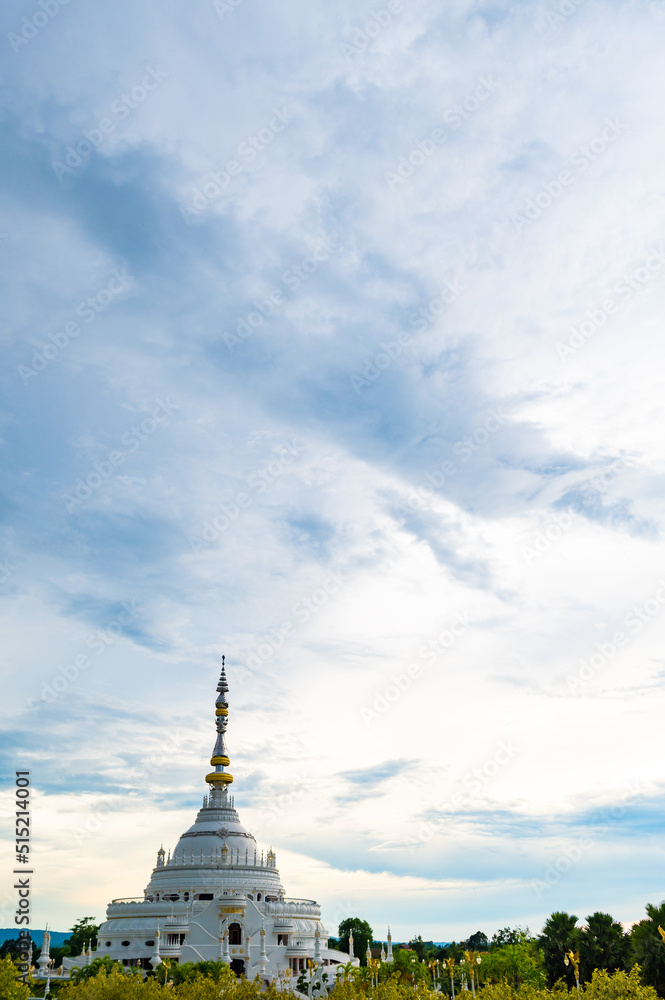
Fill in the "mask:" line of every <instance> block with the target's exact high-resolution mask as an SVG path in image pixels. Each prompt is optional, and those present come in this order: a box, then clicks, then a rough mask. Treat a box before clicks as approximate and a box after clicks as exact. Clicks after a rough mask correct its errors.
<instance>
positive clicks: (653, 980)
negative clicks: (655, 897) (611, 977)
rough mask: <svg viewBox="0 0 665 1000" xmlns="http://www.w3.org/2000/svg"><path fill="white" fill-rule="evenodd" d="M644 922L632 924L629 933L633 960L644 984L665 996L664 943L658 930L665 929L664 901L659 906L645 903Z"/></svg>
mask: <svg viewBox="0 0 665 1000" xmlns="http://www.w3.org/2000/svg"><path fill="white" fill-rule="evenodd" d="M646 911H647V917H648V919H646V920H640V921H639V922H638V923H636V924H634V925H633V927H632V930H631V932H630V939H631V945H632V953H633V958H634V960H635V961H636V962H637V963H638V964H639V965H640V966H641V968H642V977H643V979H644V982H645V983H649V985H650V986H654V987H655V988H656V989H657V990H658V992H659V993H660V995H661V996H665V942H663V939H662V937H661V935H660V932H659V930H658V928H659V927H663V928H665V901H664V902H662V903H661V904H660V906H654V905H653V903H647V906H646Z"/></svg>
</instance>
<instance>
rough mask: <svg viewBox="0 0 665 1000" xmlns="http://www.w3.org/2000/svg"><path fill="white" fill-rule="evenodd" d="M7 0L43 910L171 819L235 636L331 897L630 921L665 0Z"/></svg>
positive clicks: (252, 804) (13, 673) (651, 864)
mask: <svg viewBox="0 0 665 1000" xmlns="http://www.w3.org/2000/svg"><path fill="white" fill-rule="evenodd" d="M1 18H2V31H1V32H0V44H1V45H2V46H4V57H3V59H2V64H3V69H2V91H3V113H2V119H1V128H2V133H3V135H2V144H1V145H2V150H3V153H2V161H1V162H2V165H1V168H0V170H1V177H2V196H1V198H2V201H1V205H0V236H1V238H0V256H1V258H2V272H3V294H2V303H3V312H4V322H3V333H2V344H3V352H4V364H3V366H2V373H1V379H2V389H3V403H2V411H1V417H2V433H1V444H2V476H3V482H2V488H1V509H2V525H1V530H0V562H1V563H2V568H1V571H0V593H1V599H2V624H3V660H4V681H3V697H2V713H3V716H4V726H3V729H4V736H3V743H4V751H3V752H4V757H5V762H6V767H5V773H6V774H7V775H8V776H9V777H8V782H9V786H11V785H12V783H13V773H14V771H15V769H16V768H18V767H29V768H31V769H32V781H33V786H34V801H33V808H34V831H33V835H34V864H35V871H36V874H35V876H34V878H35V899H34V911H33V918H34V926H37V927H40V926H43V925H44V923H45V922H46V921H49V923H50V924H51V926H52V927H53V928H55V929H66V928H67V927H69V926H70V925H71V923H72V922H73V921H74V920H75V919H77V918H78V917H81V916H83V915H86V914H90V915H94V916H95V917H96V918H98V919H101V918H102V917H103V914H104V908H105V905H106V903H107V902H108V901H109V900H110V899H112V898H114V897H122V896H132V895H136V894H140V893H141V892H142V890H143V888H144V886H145V884H146V883H147V881H148V878H149V874H150V870H151V867H152V865H153V863H154V858H155V853H156V851H157V849H158V847H159V845H160V843H161V842H162V841H163V842H164V844H165V846H167V847H173V845H174V843H175V841H176V839H177V837H178V836H179V835H180V833H181V832H182V831H183V830H184V829H185V828H186V827H187V826H188V825H189V824H190V823H191V821H192V818H193V813H194V811H195V810H196V808H197V807H198V805H199V804H200V799H201V796H202V795H203V793H204V792H205V791H206V787H205V784H204V781H203V778H204V775H205V773H206V764H207V759H208V757H209V754H210V750H211V747H212V742H213V738H214V719H213V699H214V691H215V685H216V682H217V676H218V672H219V663H220V657H221V654H222V653H225V654H226V656H227V664H228V667H229V680H230V685H231V690H230V695H229V700H230V705H231V716H230V725H229V747H230V755H231V760H232V767H231V771H232V773H233V774H234V776H235V783H234V786H233V788H234V791H235V794H236V804H237V805H238V806H239V808H240V810H241V817H242V819H243V821H244V822H245V824H246V825H247V826H248V827H249V828H250V829H251V830H252V831H253V832H255V834H256V835H257V837H258V838H259V839H260V841H261V843H262V844H263V845H264V846H266V847H267V846H269V845H272V846H274V848H275V849H276V852H277V858H278V863H279V865H280V868H281V872H282V876H283V879H284V882H285V885H286V888H287V891H288V892H289V893H290V894H291V895H294V896H298V895H300V896H305V897H309V898H316V899H318V900H321V902H322V904H323V914H324V920H325V922H326V925H327V926H328V928H329V929H330V930H331V931H334V929H335V928H336V926H337V924H338V922H339V921H340V920H341V919H343V918H344V917H345V916H348V915H359V916H361V917H363V918H366V919H368V920H369V921H370V923H371V924H372V926H373V927H374V929H375V933H376V934H377V936H384V935H385V929H386V927H387V925H388V924H389V923H390V924H391V925H392V928H393V931H394V934H395V937H397V938H406V937H407V936H409V935H411V934H415V933H422V935H423V937H425V938H432V939H434V940H448V939H450V938H452V937H457V938H459V937H460V936H463V935H466V934H467V933H469V932H472V931H474V930H476V929H478V928H482V929H484V930H485V931H487V932H488V933H492V932H493V931H494V930H495V929H496V928H498V927H501V926H506V925H511V926H515V925H517V924H521V925H522V926H524V925H528V926H529V927H530V928H531V929H532V930H538V929H539V928H540V926H541V925H542V921H543V919H544V918H545V917H546V916H547V915H548V914H549V913H550V912H552V911H553V910H556V909H564V910H567V911H569V912H573V913H576V914H578V916H580V917H585V916H586V915H587V914H589V913H591V912H593V911H594V910H598V909H601V910H605V911H609V912H611V913H612V914H613V915H614V916H615V917H616V918H618V919H620V920H622V921H626V922H629V921H633V920H638V919H640V917H641V915H642V913H643V908H644V905H645V904H646V903H647V902H658V901H659V900H660V899H661V897H662V896H663V895H665V893H664V892H663V887H662V880H661V879H660V877H659V874H658V873H659V872H661V871H662V864H663V860H664V859H663V842H662V836H661V831H662V822H661V816H662V809H663V800H664V798H665V784H664V782H663V768H662V741H661V740H660V738H659V736H658V734H659V732H660V731H661V728H662V721H661V720H662V714H663V708H664V706H663V691H664V684H665V670H664V664H663V648H664V645H663V640H664V638H665V628H664V626H665V614H663V609H664V608H665V558H664V556H665V545H664V543H663V537H662V525H663V517H664V512H663V505H662V499H661V498H662V494H663V485H664V474H665V465H664V456H663V431H662V428H663V425H664V423H665V405H664V397H663V392H662V388H661V380H662V370H663V361H664V358H663V354H664V350H665V349H664V347H663V337H662V319H661V317H662V314H663V309H664V307H665V283H664V281H663V276H664V275H665V217H664V216H665V201H664V189H663V179H662V165H663V158H664V153H665V140H664V137H663V118H662V102H661V100H660V94H661V93H662V86H663V80H662V52H663V44H664V42H665V3H664V2H663V0H652V2H649V0H642V2H637V0H626V2H620V0H617V2H610V3H601V2H599V0H561V2H560V3H559V5H558V6H557V4H556V2H553V3H552V5H550V6H548V4H547V2H524V0H522V2H517V3H511V4H509V3H506V2H489V0H488V2H486V3H484V2H482V0H449V2H448V3H446V4H441V3H437V2H435V0H419V2H417V3H413V4H410V3H407V2H406V0H390V2H389V3H388V2H385V3H382V0H378V3H377V2H374V0H370V2H367V3H365V2H361V3H360V4H359V3H357V2H353V3H352V2H350V0H336V2H335V3H324V2H323V0H286V2H284V3H281V4H274V3H269V2H268V0H215V2H214V3H213V2H212V0H192V2H191V3H187V4H185V3H184V2H183V0H146V2H144V3H142V4H138V5H137V4H132V3H129V2H127V0H118V2H117V3H114V4H113V5H112V6H108V5H106V6H105V5H98V4H84V3H82V2H80V0H78V2H77V0H71V2H67V3H65V2H64V0H39V2H37V0H25V2H24V0H11V2H8V3H5V4H3V9H2V12H1ZM8 801H9V809H11V808H12V803H11V799H9V800H8ZM6 833H7V836H8V837H9V836H11V827H10V821H9V820H7V821H6ZM12 862H13V852H11V851H9V850H8V852H7V854H6V863H5V866H4V870H5V873H6V875H5V877H4V878H5V884H6V887H7V890H6V891H5V889H4V888H3V889H2V894H1V895H2V906H3V914H2V919H0V923H1V924H3V925H4V926H10V925H11V923H12V920H13V909H14V892H13V890H11V889H10V886H11V879H12V876H11V874H10V873H9V872H10V866H11V865H12Z"/></svg>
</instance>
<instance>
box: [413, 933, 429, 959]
mask: <svg viewBox="0 0 665 1000" xmlns="http://www.w3.org/2000/svg"><path fill="white" fill-rule="evenodd" d="M428 944H431V942H429V941H423V939H422V937H421V936H420V934H419V935H418V937H415V938H414V939H413V940H412V941H409V948H411V949H412V951H414V952H415V953H416V956H417V958H418V961H419V962H424V961H425V960H426V959H427V945H428Z"/></svg>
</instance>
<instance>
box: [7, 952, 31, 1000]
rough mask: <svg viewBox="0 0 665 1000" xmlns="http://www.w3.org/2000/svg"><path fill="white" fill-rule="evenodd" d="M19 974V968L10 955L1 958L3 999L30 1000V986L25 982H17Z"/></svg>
mask: <svg viewBox="0 0 665 1000" xmlns="http://www.w3.org/2000/svg"><path fill="white" fill-rule="evenodd" d="M18 975H19V970H18V968H17V967H16V965H15V964H14V963H13V962H12V960H11V958H9V957H8V956H4V957H3V958H0V997H1V998H2V1000H28V997H29V996H30V987H29V986H27V985H25V984H24V983H17V982H16V977H17V976H18Z"/></svg>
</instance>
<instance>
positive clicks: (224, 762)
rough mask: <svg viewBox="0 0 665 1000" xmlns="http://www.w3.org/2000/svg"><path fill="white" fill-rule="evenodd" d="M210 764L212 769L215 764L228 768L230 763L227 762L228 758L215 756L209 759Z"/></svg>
mask: <svg viewBox="0 0 665 1000" xmlns="http://www.w3.org/2000/svg"><path fill="white" fill-rule="evenodd" d="M210 763H211V764H212V766H213V767H215V765H216V764H221V765H222V766H223V767H228V766H229V764H230V763H231V761H230V760H229V758H228V757H221V756H217V757H211V758H210Z"/></svg>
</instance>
